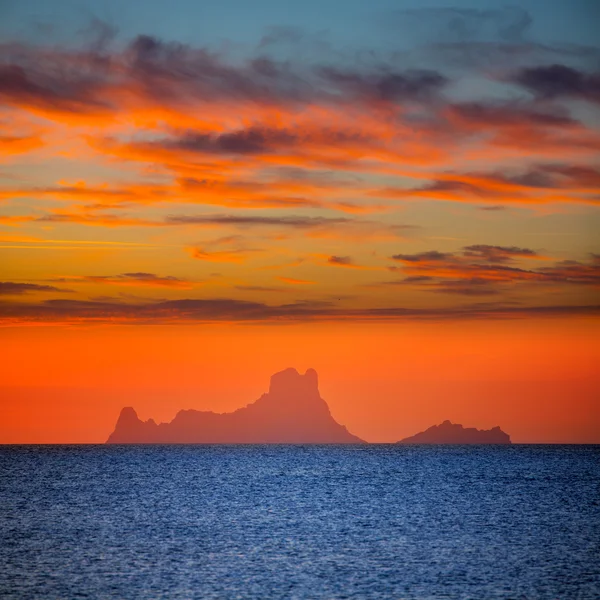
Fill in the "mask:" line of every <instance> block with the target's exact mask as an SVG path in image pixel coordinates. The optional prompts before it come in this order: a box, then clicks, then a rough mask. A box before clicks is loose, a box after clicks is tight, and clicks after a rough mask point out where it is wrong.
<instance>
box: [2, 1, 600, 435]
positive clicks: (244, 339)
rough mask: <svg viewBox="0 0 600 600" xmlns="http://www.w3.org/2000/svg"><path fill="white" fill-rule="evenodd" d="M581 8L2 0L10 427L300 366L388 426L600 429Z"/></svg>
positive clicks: (261, 387) (596, 89)
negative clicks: (447, 421) (449, 423)
mask: <svg viewBox="0 0 600 600" xmlns="http://www.w3.org/2000/svg"><path fill="white" fill-rule="evenodd" d="M599 20H600V4H599V3H597V2H595V1H594V0H589V1H584V0H577V1H576V0H570V1H566V0H565V1H564V2H562V1H558V0H557V1H554V0H537V1H534V0H530V1H528V2H525V1H523V2H519V3H518V7H516V6H513V7H512V8H507V7H505V6H504V4H503V3H499V2H492V1H490V0H488V1H484V0H479V1H476V2H475V1H473V2H467V1H460V0H454V1H453V2H452V4H451V5H446V6H445V7H440V3H439V2H432V1H429V0H396V1H393V0H370V1H369V2H365V1H364V0H346V1H345V2H341V1H340V0H318V1H317V0H305V1H304V2H284V1H281V0H279V1H275V0H255V1H253V2H245V1H243V0H220V1H219V2H212V1H211V2H209V1H208V0H206V1H201V2H193V1H191V0H187V1H185V0H171V1H169V2H163V1H159V0H145V1H143V2H142V1H137V0H135V1H134V0H129V1H127V2H123V1H122V0H121V1H118V2H117V1H116V0H103V1H102V2H98V1H92V0H88V1H83V0H80V1H77V2H73V1H67V0H53V2H51V3H49V2H47V1H46V0H44V1H42V0H37V1H36V0H28V1H26V2H22V1H16V0H5V1H3V2H0V44H1V50H0V57H1V61H0V325H1V328H0V336H1V337H0V344H1V347H2V349H3V352H2V355H3V360H2V361H1V363H0V443H19V442H40V443H48V442H103V441H105V439H106V437H107V436H108V434H109V433H110V431H111V430H112V427H113V425H114V422H115V420H116V417H117V415H118V413H119V410H120V408H121V407H122V406H124V405H133V406H134V407H135V408H136V409H137V410H138V413H139V414H140V416H141V417H142V418H149V417H153V418H155V419H156V420H157V421H161V420H170V419H171V418H172V417H173V416H174V415H175V413H176V412H177V411H178V410H179V409H182V408H196V409H200V410H215V411H217V412H223V411H229V410H234V409H235V408H238V407H240V406H243V405H245V404H247V403H249V402H251V401H254V400H256V399H257V398H258V397H259V396H260V394H262V393H263V392H265V391H266V390H267V389H268V382H269V377H270V375H271V374H273V373H274V372H276V371H279V370H281V369H283V368H286V367H289V366H295V367H296V368H298V369H299V370H301V371H302V372H304V370H306V368H308V367H313V368H315V369H316V370H317V371H318V373H319V376H320V389H321V393H322V396H323V397H324V398H325V399H326V400H327V402H328V403H329V405H330V407H331V410H332V413H333V415H334V417H335V418H336V419H337V420H338V421H339V422H341V423H343V424H344V425H346V426H347V427H348V429H350V431H352V432H353V433H355V434H356V435H358V436H360V437H362V438H364V439H366V440H368V441H373V442H391V441H396V440H398V439H400V438H401V437H405V436H408V435H412V434H413V433H416V432H417V431H420V430H422V429H425V428H427V427H429V426H430V425H433V424H434V423H439V422H441V421H443V420H444V419H451V420H453V421H455V422H460V423H463V424H464V425H465V426H476V427H480V428H481V427H485V428H488V427H492V426H494V425H500V426H501V427H502V428H503V429H504V430H505V431H507V432H508V433H509V434H511V435H512V437H513V441H515V442H569V443H573V442H595V443H600V408H599V406H600V376H599V375H598V371H600V369H598V365H599V364H600V351H599V343H598V340H599V339H600V319H599V318H598V317H599V314H600V295H599V288H600V243H599V239H598V232H599V231H600V210H599V206H600V168H599V165H600V45H599V44H598V36H597V23H598V22H599Z"/></svg>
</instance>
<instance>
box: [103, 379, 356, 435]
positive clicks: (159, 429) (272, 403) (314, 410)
mask: <svg viewBox="0 0 600 600" xmlns="http://www.w3.org/2000/svg"><path fill="white" fill-rule="evenodd" d="M107 443H108V444H357V443H364V442H363V440H361V439H360V438H358V437H356V436H355V435H352V434H351V433H350V432H349V431H348V430H347V429H346V428H345V427H344V426H343V425H340V424H339V423H337V422H336V421H335V419H334V418H333V417H332V416H331V413H330V412H329V406H328V405H327V403H326V402H325V400H323V398H321V395H320V393H319V387H318V376H317V372H316V371H315V370H314V369H308V370H307V371H306V373H305V374H304V375H301V374H300V373H298V371H296V369H286V370H284V371H281V372H279V373H276V374H275V375H273V376H272V377H271V385H270V387H269V392H268V393H267V394H263V395H262V396H261V397H260V398H259V399H258V400H257V401H256V402H253V403H252V404H249V405H248V406H245V407H244V408H240V409H238V410H236V411H234V412H231V413H222V414H219V413H214V412H210V411H198V410H181V411H179V412H178V413H177V415H176V416H175V418H174V419H173V420H172V421H171V422H170V423H160V424H157V423H155V422H154V420H153V419H149V420H148V421H141V420H140V419H139V418H138V416H137V413H136V412H135V410H134V409H133V408H131V407H126V408H123V410H122V411H121V414H120V416H119V418H118V420H117V424H116V426H115V430H114V431H113V432H112V433H111V435H110V436H109V438H108V440H107Z"/></svg>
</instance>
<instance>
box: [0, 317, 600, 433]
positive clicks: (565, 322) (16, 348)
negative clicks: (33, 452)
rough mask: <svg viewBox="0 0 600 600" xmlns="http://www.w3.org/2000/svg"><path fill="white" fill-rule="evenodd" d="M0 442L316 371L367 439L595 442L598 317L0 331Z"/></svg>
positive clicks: (159, 414)
mask: <svg viewBox="0 0 600 600" xmlns="http://www.w3.org/2000/svg"><path fill="white" fill-rule="evenodd" d="M1 334H2V339H3V348H5V349H9V351H7V352H4V353H3V361H2V364H1V367H0V380H1V381H2V390H1V392H0V393H1V394H2V398H3V399H2V403H1V404H0V411H1V414H0V442H3V443H36V442H40V443H46V442H65V443H67V442H82V443H83V442H86V443H87V442H103V441H105V439H106V437H107V436H108V434H109V433H110V431H111V430H112V427H113V425H114V423H115V421H116V417H117V415H118V413H119V411H120V409H121V408H122V407H123V406H125V405H132V406H134V407H135V408H136V410H137V411H138V413H139V414H140V416H141V417H142V418H144V419H146V418H150V417H153V418H155V419H156V420H158V421H161V420H170V419H171V418H172V417H173V416H174V414H175V413H176V412H177V411H178V410H179V409H182V408H195V409H199V410H215V411H217V412H226V411H230V410H234V409H235V408H238V407H240V406H243V405H245V404H247V403H249V402H251V401H254V400H256V399H258V397H259V396H260V395H261V394H262V393H263V392H266V391H267V389H268V383H269V377H270V375H271V374H272V373H274V372H276V371H278V370H281V369H283V368H286V367H288V366H295V367H296V368H298V370H301V371H302V372H303V371H304V370H305V369H306V368H308V367H314V368H316V369H317V371H318V373H319V376H320V390H321V395H322V396H323V397H324V398H325V400H326V401H327V402H328V403H329V405H330V408H331V410H332V413H333V415H334V416H335V417H336V419H338V420H339V421H340V422H341V423H343V424H345V425H346V426H347V427H348V428H349V429H350V430H351V431H352V432H353V433H355V434H356V435H358V436H361V437H363V438H364V439H366V440H368V441H372V442H391V441H396V440H397V439H400V438H402V437H405V436H407V435H411V434H413V433H416V432H417V431H419V430H422V429H424V428H426V427H428V426H430V425H432V424H434V423H439V422H441V421H442V420H444V419H447V418H448V419H451V420H453V421H455V422H460V423H463V424H464V425H465V426H476V427H479V428H482V427H483V428H488V427H491V426H494V425H500V426H501V427H502V428H503V429H504V430H505V431H507V432H508V433H509V434H511V435H512V438H513V441H515V442H565V443H576V442H585V443H592V442H594V443H600V408H599V403H598V390H599V389H600V378H599V376H598V374H597V371H598V370H597V368H596V367H597V365H598V362H599V361H598V359H599V358H600V351H599V346H598V342H597V340H598V339H599V334H600V322H599V321H598V320H597V319H590V318H580V319H577V318H570V319H562V320H561V319H522V320H512V319H511V320H488V321H478V320H465V321H462V322H421V323H414V322H396V323H350V322H347V323H342V322H339V323H318V324H295V325H283V326H282V325H279V326H276V325H242V324H234V325H228V324H219V325H216V324H215V325H188V326H185V325H169V326H152V325H149V326H141V325H140V326H92V327H90V326H80V327H76V326H75V327H73V326H72V327H56V326H49V327H22V328H4V329H3V330H1Z"/></svg>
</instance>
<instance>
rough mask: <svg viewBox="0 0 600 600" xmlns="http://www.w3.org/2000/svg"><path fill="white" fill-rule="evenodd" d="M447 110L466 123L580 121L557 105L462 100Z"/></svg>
mask: <svg viewBox="0 0 600 600" xmlns="http://www.w3.org/2000/svg"><path fill="white" fill-rule="evenodd" d="M447 110H448V114H449V115H450V116H451V117H455V118H458V119H460V120H461V121H463V122H468V123H472V124H479V125H486V126H488V127H502V126H504V127H507V126H523V125H529V126H532V125H537V126H544V127H571V126H573V125H575V124H577V121H576V120H574V119H573V118H572V117H571V116H569V115H568V114H567V113H566V111H565V110H564V109H561V108H558V107H548V108H544V109H542V108H541V107H538V106H533V105H530V104H527V103H522V102H508V103H506V102H503V103H491V102H488V103H484V102H463V103H460V104H453V105H450V106H449V107H448V109H447Z"/></svg>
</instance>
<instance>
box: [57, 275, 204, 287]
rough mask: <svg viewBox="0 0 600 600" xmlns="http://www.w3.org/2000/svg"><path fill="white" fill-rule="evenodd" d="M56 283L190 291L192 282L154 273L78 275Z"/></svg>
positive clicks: (59, 279) (61, 279)
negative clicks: (168, 288) (166, 288)
mask: <svg viewBox="0 0 600 600" xmlns="http://www.w3.org/2000/svg"><path fill="white" fill-rule="evenodd" d="M51 281H54V282H56V283H71V284H74V283H98V284H108V285H140V286H151V287H171V288H183V289H189V288H191V287H192V282H190V281H189V280H187V279H181V278H179V277H174V276H173V275H164V276H161V275H155V274H154V273H121V274H119V275H78V276H73V277H60V278H58V279H54V280H51Z"/></svg>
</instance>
